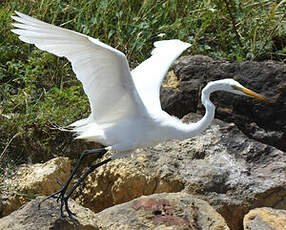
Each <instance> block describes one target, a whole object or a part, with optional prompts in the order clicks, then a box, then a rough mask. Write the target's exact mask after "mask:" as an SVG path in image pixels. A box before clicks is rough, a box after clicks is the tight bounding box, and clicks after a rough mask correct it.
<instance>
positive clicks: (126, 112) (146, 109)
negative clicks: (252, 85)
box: [12, 12, 266, 217]
mask: <svg viewBox="0 0 286 230" xmlns="http://www.w3.org/2000/svg"><path fill="white" fill-rule="evenodd" d="M16 14H17V15H18V16H12V18H13V19H14V20H15V21H17V22H18V23H14V24H13V25H14V26H15V27H17V28H18V29H13V30H12V32H14V33H16V34H18V35H19V38H20V39H21V40H22V41H24V42H27V43H30V44H34V45H35V46H36V47H38V48H39V49H41V50H45V51H48V52H50V53H53V54H55V55H57V56H59V57H66V58H67V59H68V60H69V61H70V62H71V65H72V69H73V71H74V72H75V74H76V77H77V78H78V79H79V80H80V81H81V83H82V85H83V88H84V91H85V93H86V95H87V96H88V99H89V103H90V107H91V113H90V115H89V117H88V118H86V119H82V120H79V121H76V122H74V123H73V124H71V126H73V127H74V129H73V130H74V131H75V132H76V133H77V137H76V138H79V139H85V140H88V141H94V142H98V143H101V144H103V145H104V146H107V147H104V148H101V149H95V150H89V151H85V152H83V153H82V155H81V157H80V159H79V161H78V162H77V164H76V166H75V168H74V170H73V172H72V174H71V176H70V178H69V179H68V180H67V182H66V183H65V184H64V185H63V184H62V188H61V189H60V190H59V191H58V192H56V193H54V194H51V195H50V196H48V197H47V198H46V199H48V198H50V197H53V198H57V199H58V200H61V215H62V216H63V215H64V214H63V207H65V209H66V211H67V213H68V215H69V216H70V217H71V216H72V215H73V213H72V212H71V211H70V209H69V207H68V199H69V197H70V196H71V194H72V192H73V191H74V190H75V189H76V188H77V187H78V186H79V184H80V183H81V182H82V181H83V180H84V179H85V178H86V176H87V175H88V174H89V173H90V172H92V171H93V170H94V169H95V168H97V167H99V166H101V165H103V164H105V163H107V162H109V161H111V160H113V159H116V158H119V157H123V156H126V155H128V154H129V153H130V152H131V150H134V149H136V148H139V147H145V146H150V145H154V144H156V143H159V142H163V141H167V140H170V139H178V140H183V139H187V138H190V137H193V136H196V135H198V134H199V133H201V132H202V131H203V130H205V129H206V128H207V127H208V126H209V125H210V123H211V121H212V120H213V118H214V114H215V106H214V105H213V103H212V102H211V101H210V100H209V96H210V94H211V93H213V92H215V91H217V90H224V91H227V92H231V93H234V94H239V95H248V96H252V97H256V98H258V99H260V100H264V101H266V99H265V98H264V97H262V96H260V95H259V94H256V93H255V92H253V91H251V90H249V89H247V88H245V87H243V86H242V85H241V84H240V83H238V82H237V81H235V80H232V79H224V80H218V81H214V82H210V83H208V84H207V86H206V87H205V88H204V89H203V90H202V94H201V100H202V103H203V105H204V106H205V109H206V112H205V115H204V117H203V118H202V119H201V120H200V121H198V122H196V123H189V124H185V123H182V122H181V121H180V120H179V119H178V118H176V117H173V116H170V115H169V114H167V113H166V112H164V111H163V110H162V108H161V104H160V100H159V93H160V86H161V83H162V80H163V78H164V76H165V74H166V73H167V71H168V69H169V67H170V65H171V64H172V63H173V61H174V60H175V59H176V58H177V57H178V56H179V55H180V54H181V53H182V52H183V51H184V50H185V49H187V48H188V47H190V44H189V43H185V42H182V41H180V40H164V41H158V42H155V43H154V46H155V48H154V49H153V51H152V53H151V54H152V56H151V57H150V58H148V59H147V60H146V61H144V62H143V63H141V64H140V65H139V66H138V67H136V68H135V69H134V70H133V71H130V68H129V65H128V62H127V59H126V56H125V55H124V54H123V53H122V52H120V51H118V50H116V49H114V48H112V47H110V46H108V45H106V44H104V43H102V42H100V41H99V40H97V39H94V38H91V37H89V36H87V35H84V34H81V33H78V32H75V31H71V30H68V29H64V28H61V27H57V26H54V25H51V24H48V23H45V22H42V21H40V20H37V19H35V18H32V17H30V16H27V15H25V14H23V13H20V12H16ZM108 150H112V151H114V152H115V154H114V155H113V156H111V157H110V158H108V159H106V160H104V161H102V162H100V163H98V164H96V165H93V166H91V167H90V168H89V169H88V170H87V171H86V172H85V174H84V175H83V176H82V177H81V178H80V179H79V181H78V182H77V183H76V184H75V185H74V186H73V188H72V189H71V190H70V191H69V192H67V187H68V185H69V184H70V182H71V180H72V178H73V176H74V174H75V172H76V170H77V169H78V168H79V165H80V164H81V162H82V160H83V159H84V158H85V157H86V156H87V155H89V154H98V157H102V156H103V155H104V154H105V153H106V152H107V151H108Z"/></svg>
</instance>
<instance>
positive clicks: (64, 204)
mask: <svg viewBox="0 0 286 230" xmlns="http://www.w3.org/2000/svg"><path fill="white" fill-rule="evenodd" d="M56 180H57V183H58V184H60V185H61V189H60V190H59V191H57V192H55V193H52V194H50V195H49V196H47V197H46V198H44V199H43V200H41V202H40V203H39V205H38V207H39V208H40V206H41V204H42V203H43V202H44V201H46V200H48V199H50V198H54V199H57V202H59V201H60V202H61V206H60V209H61V217H63V218H65V217H66V216H65V214H64V209H65V210H66V212H67V213H68V216H69V217H70V218H72V217H73V216H76V214H75V213H73V212H72V211H71V210H70V208H69V206H68V199H69V198H70V196H66V195H65V193H66V191H67V186H66V185H63V184H62V183H61V182H60V181H59V180H58V179H57V178H56Z"/></svg>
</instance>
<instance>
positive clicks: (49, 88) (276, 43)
mask: <svg viewBox="0 0 286 230" xmlns="http://www.w3.org/2000/svg"><path fill="white" fill-rule="evenodd" d="M15 10H18V11H21V12H23V13H26V14H29V15H31V16H34V17H36V18H39V19H41V20H44V21H46V22H49V23H52V24H56V25H62V26H64V27H65V28H69V29H73V30H76V31H79V32H82V33H85V34H88V35H90V36H93V37H96V38H99V39H100V40H101V41H103V42H105V43H107V44H109V45H111V46H113V47H115V48H117V49H119V50H121V51H122V52H124V53H125V54H126V55H127V57H128V60H129V61H130V65H131V67H132V68H133V67H135V66H136V65H137V64H138V63H140V62H141V61H143V60H144V59H146V58H147V57H149V55H150V51H151V49H152V44H153V42H154V41H156V40H161V39H172V38H178V39H181V40H183V41H186V42H189V43H192V47H191V48H190V49H189V50H188V51H187V52H186V53H187V54H191V55H194V54H202V55H208V56H211V57H213V58H227V59H232V60H238V61H244V60H258V61H260V60H266V59H272V60H277V61H282V62H285V60H286V59H285V58H286V18H285V15H286V1H285V0H284V1H276V2H275V1H270V0H242V1H234V0H233V1H231V0H215V1H211V0H202V1H194V0H192V1H187V0H170V1H154V0H152V1H151V0H149V1H148V0H145V1H137V0H136V1H135V0H131V1H127V0H125V1H124V0H109V1H108V0H71V1H64V0H40V1H31V0H14V1H12V0H4V1H3V0H2V2H1V3H0V83H1V84H0V97H1V104H0V111H2V112H1V113H2V115H0V161H1V163H0V174H3V175H4V173H5V169H6V168H10V164H11V162H23V161H26V160H27V159H32V161H41V160H43V159H44V160H45V159H47V158H51V157H53V156H55V155H57V153H58V152H61V151H63V149H65V148H66V145H68V144H69V143H70V142H65V141H64V140H63V139H64V138H63V135H64V134H62V133H61V132H60V131H58V130H54V129H51V127H52V126H53V125H54V124H56V125H66V124H69V123H71V122H72V121H75V120H77V119H79V118H82V117H86V116H87V115H88V113H89V105H88V102H87V99H86V97H85V95H84V93H83V91H82V88H81V85H80V83H79V82H78V81H77V80H76V78H75V76H74V74H73V72H72V71H71V67H70V64H69V63H68V62H67V61H66V60H65V59H64V58H58V57H55V56H54V55H51V54H48V53H46V52H42V51H40V50H38V49H37V48H35V47H34V46H32V45H28V44H25V43H23V42H21V41H20V40H19V39H18V38H17V36H16V35H15V34H13V33H12V32H10V29H11V28H12V26H11V23H12V20H11V15H14V11H15ZM16 134H17V135H16ZM15 135H16V136H15ZM39 155H40V156H41V155H42V156H46V157H44V158H42V159H41V158H40V157H33V156H39Z"/></svg>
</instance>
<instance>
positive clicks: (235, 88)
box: [213, 79, 270, 102]
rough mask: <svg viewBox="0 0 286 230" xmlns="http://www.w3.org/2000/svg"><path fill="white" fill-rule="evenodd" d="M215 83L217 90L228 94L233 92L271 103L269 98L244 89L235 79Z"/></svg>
mask: <svg viewBox="0 0 286 230" xmlns="http://www.w3.org/2000/svg"><path fill="white" fill-rule="evenodd" d="M213 83H215V84H216V90H223V91H228V92H231V93H234V94H238V95H244V96H249V97H254V98H257V99H259V100H262V101H266V102H270V100H269V99H267V98H265V97H263V96H261V95H260V94H258V93H256V92H254V91H252V90H250V89H248V88H246V87H244V86H243V85H241V84H240V83H239V82H237V81H235V80H233V79H223V80H218V81H214V82H213Z"/></svg>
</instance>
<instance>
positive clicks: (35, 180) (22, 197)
mask: <svg viewBox="0 0 286 230" xmlns="http://www.w3.org/2000/svg"><path fill="white" fill-rule="evenodd" d="M70 171H71V166H70V162H69V159H68V158H67V157H59V158H54V159H52V160H50V161H47V162H46V163H44V164H34V165H25V166H22V167H20V168H19V169H18V171H17V173H16V174H15V175H14V176H12V177H11V178H9V179H6V181H4V182H3V183H2V186H3V187H5V188H7V189H5V190H4V189H3V190H2V193H1V195H0V198H1V216H6V215H8V214H10V213H11V212H13V211H14V210H16V209H18V208H19V207H21V206H22V205H23V204H25V203H26V202H28V201H29V200H31V199H33V198H35V196H37V195H39V194H40V195H48V194H51V193H53V192H56V191H57V190H58V189H59V188H60V186H59V184H58V183H57V181H56V178H58V179H59V181H66V180H67V178H68V176H69V175H70Z"/></svg>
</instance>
